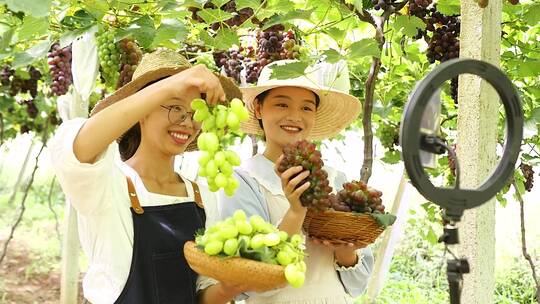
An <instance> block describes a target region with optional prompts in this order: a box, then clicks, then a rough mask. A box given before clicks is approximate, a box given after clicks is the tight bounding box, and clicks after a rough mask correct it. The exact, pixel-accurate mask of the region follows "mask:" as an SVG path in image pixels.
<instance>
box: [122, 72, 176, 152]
mask: <svg viewBox="0 0 540 304" xmlns="http://www.w3.org/2000/svg"><path fill="white" fill-rule="evenodd" d="M167 77H168V76H167ZM167 77H163V78H160V79H157V80H154V81H151V82H149V83H147V84H145V85H144V86H143V87H142V88H141V89H140V90H142V89H144V88H146V87H147V86H149V85H152V84H154V83H156V82H158V81H160V80H162V79H165V78H167ZM140 90H139V91H140ZM140 144H141V125H140V124H139V123H138V122H137V123H136V124H135V125H133V127H131V128H130V129H129V130H127V131H126V133H124V134H123V135H122V136H121V137H120V138H119V139H118V150H119V151H120V158H121V159H122V161H126V160H128V159H130V158H131V157H132V156H133V155H134V154H135V152H137V149H139V145H140Z"/></svg>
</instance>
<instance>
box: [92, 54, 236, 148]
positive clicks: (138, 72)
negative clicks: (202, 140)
mask: <svg viewBox="0 0 540 304" xmlns="http://www.w3.org/2000/svg"><path fill="white" fill-rule="evenodd" d="M190 67H191V64H190V63H189V61H188V60H187V59H186V58H185V57H184V56H182V55H180V54H178V53H176V52H174V51H172V50H168V49H158V50H156V51H154V52H152V53H148V54H145V55H144V56H143V58H142V60H141V62H140V63H139V65H138V66H137V68H136V69H135V71H134V72H133V77H132V79H131V81H130V82H129V83H127V84H125V85H124V86H123V87H121V88H120V89H118V90H116V91H115V92H114V93H112V94H111V95H110V96H108V97H106V98H104V99H103V100H101V101H100V102H98V103H97V104H96V106H95V107H94V108H93V109H92V112H91V113H90V116H92V115H95V114H96V113H98V112H99V111H101V110H103V109H105V108H106V107H108V106H110V105H112V104H113V103H115V102H117V101H120V100H122V99H124V98H126V97H128V96H130V95H132V94H134V93H136V92H137V91H139V90H140V89H141V88H142V87H144V86H145V85H146V84H148V83H150V82H152V81H155V80H158V79H161V78H164V77H167V76H171V75H174V74H176V73H179V72H181V71H183V70H186V69H188V68H190ZM214 74H215V75H216V76H217V77H218V78H219V81H220V83H221V86H222V87H223V91H224V92H225V95H226V101H225V102H224V103H223V104H228V102H229V101H231V100H232V99H233V98H240V99H241V98H242V92H241V91H240V89H239V88H238V86H236V85H235V84H234V82H233V81H232V80H231V79H229V78H227V77H225V76H223V75H220V74H217V73H214ZM199 134H200V133H199ZM197 137H198V134H197ZM195 150H197V138H194V139H193V141H192V142H191V143H190V144H189V145H188V147H187V148H186V151H195Z"/></svg>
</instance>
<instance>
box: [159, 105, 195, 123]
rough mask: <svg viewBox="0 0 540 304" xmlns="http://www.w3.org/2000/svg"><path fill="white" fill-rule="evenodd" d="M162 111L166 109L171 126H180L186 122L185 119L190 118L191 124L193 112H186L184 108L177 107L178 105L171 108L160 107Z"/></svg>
mask: <svg viewBox="0 0 540 304" xmlns="http://www.w3.org/2000/svg"><path fill="white" fill-rule="evenodd" d="M161 107H162V108H164V109H167V110H168V111H169V113H168V115H167V117H168V118H169V122H170V123H172V124H175V125H176V124H180V123H182V122H184V121H185V120H186V118H188V117H189V118H190V119H191V121H192V122H193V115H194V113H193V112H188V111H186V108H184V107H182V106H179V105H172V106H163V105H162V106H161Z"/></svg>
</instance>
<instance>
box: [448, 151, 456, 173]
mask: <svg viewBox="0 0 540 304" xmlns="http://www.w3.org/2000/svg"><path fill="white" fill-rule="evenodd" d="M452 150H453V151H454V154H451V153H448V167H449V168H450V173H451V174H452V176H456V159H455V158H454V156H453V155H455V154H456V153H457V151H456V150H457V145H456V144H453V145H452Z"/></svg>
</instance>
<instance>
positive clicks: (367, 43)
mask: <svg viewBox="0 0 540 304" xmlns="http://www.w3.org/2000/svg"><path fill="white" fill-rule="evenodd" d="M364 56H373V57H380V56H381V50H380V49H379V45H378V44H377V41H375V39H371V38H367V39H362V40H360V41H356V42H354V43H353V44H351V45H350V46H349V52H348V54H347V57H348V58H349V59H350V60H352V61H356V60H358V59H359V57H364Z"/></svg>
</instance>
